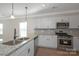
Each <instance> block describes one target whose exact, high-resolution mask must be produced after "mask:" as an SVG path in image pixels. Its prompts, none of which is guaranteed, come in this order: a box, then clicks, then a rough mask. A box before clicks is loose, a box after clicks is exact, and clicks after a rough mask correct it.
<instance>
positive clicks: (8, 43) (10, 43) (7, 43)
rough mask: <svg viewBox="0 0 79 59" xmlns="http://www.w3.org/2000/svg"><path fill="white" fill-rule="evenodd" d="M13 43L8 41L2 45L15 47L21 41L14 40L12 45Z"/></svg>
mask: <svg viewBox="0 0 79 59" xmlns="http://www.w3.org/2000/svg"><path fill="white" fill-rule="evenodd" d="M13 42H14V41H13V40H12V41H8V42H4V43H2V44H4V45H17V44H20V43H21V42H22V41H21V40H15V44H14V43H13Z"/></svg>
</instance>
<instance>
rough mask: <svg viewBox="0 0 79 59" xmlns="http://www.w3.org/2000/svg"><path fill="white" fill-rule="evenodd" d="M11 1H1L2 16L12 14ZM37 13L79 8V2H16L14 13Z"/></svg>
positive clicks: (21, 14) (0, 11) (0, 10)
mask: <svg viewBox="0 0 79 59" xmlns="http://www.w3.org/2000/svg"><path fill="white" fill-rule="evenodd" d="M11 6H12V4H11V3H0V17H8V16H10V15H11V8H12V7H11ZM25 7H28V8H27V14H28V15H37V14H45V13H55V12H64V11H71V10H79V3H14V15H15V16H24V15H26V9H25Z"/></svg>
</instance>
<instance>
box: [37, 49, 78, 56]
mask: <svg viewBox="0 0 79 59" xmlns="http://www.w3.org/2000/svg"><path fill="white" fill-rule="evenodd" d="M36 56H79V53H78V52H75V51H65V50H58V49H49V48H38V50H37V53H36Z"/></svg>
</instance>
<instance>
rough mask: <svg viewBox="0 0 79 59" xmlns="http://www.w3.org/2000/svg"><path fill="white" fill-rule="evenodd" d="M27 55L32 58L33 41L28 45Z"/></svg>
mask: <svg viewBox="0 0 79 59" xmlns="http://www.w3.org/2000/svg"><path fill="white" fill-rule="evenodd" d="M27 55H28V56H34V40H32V41H30V42H29V43H28V48H27Z"/></svg>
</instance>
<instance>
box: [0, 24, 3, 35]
mask: <svg viewBox="0 0 79 59" xmlns="http://www.w3.org/2000/svg"><path fill="white" fill-rule="evenodd" d="M1 34H3V24H0V35H1Z"/></svg>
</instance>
